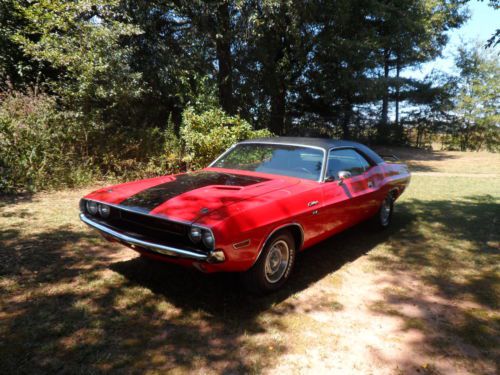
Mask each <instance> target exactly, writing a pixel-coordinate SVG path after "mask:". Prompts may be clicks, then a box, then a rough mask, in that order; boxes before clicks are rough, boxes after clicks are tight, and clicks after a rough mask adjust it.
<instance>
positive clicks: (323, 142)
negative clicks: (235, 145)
mask: <svg viewBox="0 0 500 375" xmlns="http://www.w3.org/2000/svg"><path fill="white" fill-rule="evenodd" d="M240 143H267V144H286V145H297V146H308V147H319V148H321V149H323V150H325V151H326V152H328V150H330V149H331V148H344V147H345V148H354V149H356V150H358V151H359V152H360V153H362V154H363V155H364V156H366V157H367V158H368V159H370V160H371V161H372V162H373V163H375V164H381V163H384V160H383V159H382V158H381V157H380V156H379V155H377V153H376V152H375V151H373V150H372V149H370V148H368V147H366V146H365V145H362V144H361V143H358V142H352V141H344V140H341V139H331V138H309V137H270V138H254V139H248V140H246V141H242V142H240Z"/></svg>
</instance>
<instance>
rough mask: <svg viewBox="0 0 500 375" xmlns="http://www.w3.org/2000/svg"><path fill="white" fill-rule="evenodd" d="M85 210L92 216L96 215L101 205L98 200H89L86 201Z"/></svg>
mask: <svg viewBox="0 0 500 375" xmlns="http://www.w3.org/2000/svg"><path fill="white" fill-rule="evenodd" d="M85 210H86V211H87V212H88V213H89V214H91V215H92V216H95V215H97V213H98V212H99V206H98V204H97V202H95V201H91V200H88V201H87V202H85Z"/></svg>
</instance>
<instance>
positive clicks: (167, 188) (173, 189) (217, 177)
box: [119, 171, 268, 213]
mask: <svg viewBox="0 0 500 375" xmlns="http://www.w3.org/2000/svg"><path fill="white" fill-rule="evenodd" d="M264 181H268V179H266V178H260V177H253V176H243V175H236V174H230V173H219V172H212V171H200V172H193V173H186V174H182V175H179V176H176V178H175V180H173V181H169V182H166V183H164V184H159V185H156V186H153V187H151V188H148V189H145V190H142V191H141V192H139V193H137V194H135V195H132V196H131V197H129V198H127V199H125V200H124V201H123V202H121V203H120V204H119V205H120V206H124V207H128V208H131V209H134V210H136V211H139V212H145V213H147V212H150V211H152V210H154V209H155V208H156V207H158V206H159V205H160V204H162V203H164V202H166V201H168V200H169V199H172V198H174V197H176V196H178V195H181V194H184V193H187V192H189V191H191V190H196V189H200V188H202V187H205V186H210V185H226V186H250V185H254V184H258V183H259V182H264Z"/></svg>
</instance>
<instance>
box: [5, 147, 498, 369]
mask: <svg viewBox="0 0 500 375" xmlns="http://www.w3.org/2000/svg"><path fill="white" fill-rule="evenodd" d="M466 156H467V155H465V156H464V157H465V158H466ZM419 157H420V158H422V157H421V156H419ZM461 157H462V156H461ZM483 157H484V155H483ZM496 161H497V156H496V155H491V160H490V164H493V163H494V162H496ZM441 162H442V163H445V164H446V163H447V162H448V160H447V159H443V160H441ZM421 163H422V165H425V160H423V161H422V160H421ZM435 163H436V161H435V160H431V161H430V162H429V164H430V165H433V168H437V169H438V171H443V170H447V167H446V165H444V164H443V165H438V167H436V165H435ZM464 165H469V164H468V163H464ZM471 165H472V164H471ZM453 168H454V167H453ZM481 170H483V171H486V170H487V168H485V167H484V166H482V167H481ZM469 172H471V170H470V169H466V172H465V173H469ZM88 190H90V189H88ZM83 193H84V191H61V192H54V193H45V194H37V195H33V196H22V197H10V198H3V199H1V200H0V373H6V374H7V373H9V374H13V373H54V372H63V373H100V372H109V371H118V372H120V371H126V372H136V373H142V372H144V373H164V372H166V371H172V372H174V373H189V372H193V371H195V372H203V373H221V372H228V373H231V372H234V373H260V372H262V371H263V370H266V369H271V368H274V367H276V366H278V365H280V364H282V362H283V361H284V359H283V358H285V356H287V355H302V356H306V357H307V356H308V354H307V353H308V349H309V348H310V347H311V345H315V347H317V348H319V349H318V350H319V358H324V357H325V358H326V357H327V356H328V355H329V354H330V353H334V352H339V353H345V354H347V353H349V351H350V350H351V349H352V347H351V345H350V344H346V341H345V340H348V337H346V336H348V335H343V334H342V333H341V332H343V331H342V329H343V330H345V329H351V330H354V331H356V330H357V329H358V328H359V327H357V326H356V324H360V323H359V321H358V323H355V322H354V321H353V322H352V327H348V328H346V327H335V325H333V326H331V325H329V324H330V323H328V325H325V323H322V321H321V320H318V319H319V318H321V317H326V318H328V319H330V320H329V322H335V321H336V319H337V318H338V317H340V316H342V315H341V314H345V311H346V309H348V308H349V302H350V300H349V297H348V295H349V293H354V294H355V293H357V292H358V290H356V289H352V290H351V289H350V284H349V283H348V282H347V281H346V280H348V279H349V275H352V274H357V273H359V274H361V275H366V279H367V280H372V279H374V278H375V277H379V276H384V278H385V279H386V280H389V281H388V282H389V284H390V285H391V287H388V288H385V289H383V293H382V294H381V296H380V298H378V299H377V300H376V301H375V302H370V301H367V304H368V307H369V309H368V311H372V312H373V314H374V316H375V318H376V317H388V318H393V319H398V321H401V335H403V334H405V332H409V331H418V332H421V334H422V335H423V342H419V343H417V344H415V346H414V347H410V350H414V351H415V352H417V351H418V352H419V353H421V354H422V353H423V354H424V355H426V356H428V357H429V358H431V359H432V363H433V364H432V365H429V366H427V365H425V366H427V367H425V368H427V369H432V373H437V372H436V371H438V370H435V368H434V365H438V364H439V361H440V360H441V359H443V358H446V359H448V360H451V361H454V362H455V361H456V362H457V363H460V366H464V367H465V368H467V369H472V370H470V371H471V372H476V373H477V372H481V369H482V368H483V367H477V366H479V365H482V364H483V365H484V366H490V367H485V368H491V366H492V365H491V364H492V363H493V366H495V365H494V363H495V361H496V360H497V359H498V348H499V347H500V343H499V340H498V338H499V337H500V316H499V313H498V311H499V299H500V290H499V287H500V271H499V265H500V252H499V245H500V238H499V233H500V230H499V229H500V228H499V225H498V218H499V217H500V211H499V207H500V206H499V200H500V179H499V178H498V177H496V178H467V177H455V176H427V175H425V176H414V177H413V178H412V182H411V185H410V187H409V189H408V190H407V191H406V192H405V194H404V195H403V197H402V198H401V200H400V201H398V204H397V209H396V214H395V222H394V225H393V226H392V227H391V229H390V230H389V231H386V232H383V233H375V232H373V231H370V230H369V228H368V227H367V226H366V225H360V226H358V227H356V228H353V229H351V230H349V231H348V232H346V233H343V234H341V235H339V236H336V237H334V238H332V239H329V240H327V241H325V242H324V243H322V244H319V245H317V246H316V247H315V248H314V249H311V250H310V251H308V252H306V253H304V254H303V256H301V257H300V258H299V264H298V268H297V269H296V270H295V273H294V275H293V278H292V279H291V280H290V283H289V284H288V285H287V287H286V288H285V289H284V290H282V291H280V292H278V293H276V294H274V295H271V296H268V297H265V298H256V297H252V296H248V295H247V294H245V293H244V292H242V290H241V288H240V285H239V283H238V280H237V277H236V276H235V275H226V274H221V275H208V276H207V275H202V274H200V273H198V272H196V271H193V270H186V269H179V268H176V267H174V266H170V265H165V264H157V263H153V262H147V261H144V260H142V259H140V258H137V257H136V256H135V253H133V252H131V251H129V250H126V249H124V248H122V247H120V246H117V245H113V244H110V243H107V242H105V241H103V240H102V239H101V238H99V237H98V236H97V235H96V234H95V233H93V232H91V231H90V230H88V229H87V228H86V227H84V226H83V224H81V223H79V222H78V220H77V213H78V208H77V206H78V198H79V197H80V196H81V195H83ZM406 278H408V279H410V280H413V281H414V282H415V283H417V284H416V285H417V286H414V285H413V284H411V285H410V284H409V283H408V284H406V283H405V282H403V281H402V280H406ZM357 280H358V281H359V282H360V283H362V282H363V279H362V278H361V277H360V278H358V279H357ZM371 286H372V285H366V287H371ZM340 291H342V293H340ZM338 292H339V293H338ZM346 293H347V294H346ZM431 297H432V298H431ZM408 305H410V306H414V309H417V310H418V313H419V314H418V316H415V315H412V314H410V313H408V312H407V311H406V310H405V306H408ZM412 311H413V310H412ZM315 314H322V315H321V316H320V317H319V318H318V317H317V316H316V315H315ZM374 316H367V317H366V321H367V322H369V321H370V320H372V319H375V318H374ZM341 321H342V322H343V324H345V320H341ZM361 321H363V320H361ZM349 324H350V323H348V324H347V326H349ZM337 328H338V329H339V331H338V332H337ZM341 328H342V329H341ZM399 341H400V340H394V342H396V343H399ZM352 344H353V345H354V346H357V345H362V343H352ZM464 345H465V346H466V347H470V348H472V349H471V350H472V352H471V353H472V354H470V356H469V355H467V354H464V351H463V346H464ZM466 353H467V352H466ZM340 357H342V355H341V356H340ZM368 360H369V359H367V358H359V361H360V362H363V361H368ZM390 365H391V366H393V365H394V366H399V365H401V366H402V364H398V363H394V364H392V363H391V364H390ZM415 366H416V367H419V366H423V364H421V363H420V364H418V363H416V364H415ZM297 368H298V367H297ZM297 368H296V371H299V370H297ZM394 368H395V367H394ZM398 368H399V367H398ZM419 368H420V367H419ZM478 368H479V370H477V369H478ZM292 369H293V367H292ZM375 370H376V369H375ZM422 371H423V370H422ZM428 371H430V370H428ZM375 372H377V371H375ZM485 372H487V371H485Z"/></svg>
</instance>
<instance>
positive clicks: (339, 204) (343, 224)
mask: <svg viewBox="0 0 500 375" xmlns="http://www.w3.org/2000/svg"><path fill="white" fill-rule="evenodd" d="M372 168H375V166H372V165H371V164H370V162H369V161H368V160H367V159H366V158H365V157H364V156H363V155H361V154H360V153H359V152H358V151H356V150H355V149H353V148H343V149H332V150H330V153H329V155H328V164H327V169H326V181H325V183H324V184H323V209H322V220H323V221H324V222H325V230H326V231H327V232H328V233H329V234H333V233H337V232H339V231H341V230H343V229H345V228H347V227H350V226H352V225H354V224H356V223H358V222H360V221H362V220H364V219H366V218H367V217H368V216H369V215H370V214H371V212H372V211H373V207H372V206H373V199H372V198H373V197H372V193H373V191H374V189H375V187H374V185H373V182H372V180H371V175H372V173H373V170H372ZM340 172H344V174H345V172H348V173H349V174H350V176H349V177H347V178H343V179H341V178H339V173H340Z"/></svg>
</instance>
